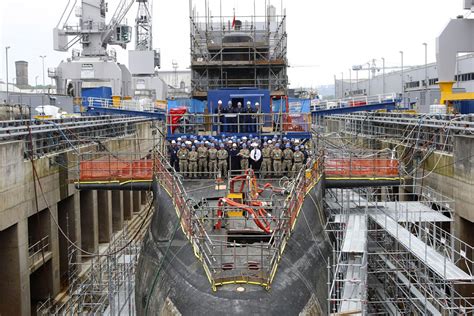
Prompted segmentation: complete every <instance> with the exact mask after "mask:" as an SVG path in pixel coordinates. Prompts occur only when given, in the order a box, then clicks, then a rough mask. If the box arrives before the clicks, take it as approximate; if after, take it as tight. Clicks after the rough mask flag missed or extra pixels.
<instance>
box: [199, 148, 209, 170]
mask: <svg viewBox="0 0 474 316" xmlns="http://www.w3.org/2000/svg"><path fill="white" fill-rule="evenodd" d="M197 152H198V158H199V164H198V167H199V176H200V177H201V178H202V177H204V176H205V174H206V173H207V157H208V155H209V153H208V150H207V148H206V146H204V142H201V143H200V144H199V148H198V150H197Z"/></svg>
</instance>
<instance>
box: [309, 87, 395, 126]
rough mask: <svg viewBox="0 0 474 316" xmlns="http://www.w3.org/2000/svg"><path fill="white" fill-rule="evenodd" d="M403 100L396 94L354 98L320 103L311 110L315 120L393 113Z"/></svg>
mask: <svg viewBox="0 0 474 316" xmlns="http://www.w3.org/2000/svg"><path fill="white" fill-rule="evenodd" d="M400 102H401V99H399V98H397V96H396V94H395V93H391V94H385V95H376V96H364V97H353V98H345V99H336V100H327V101H320V102H319V103H318V104H317V105H315V106H313V107H312V109H311V114H312V117H313V119H316V120H317V119H319V118H323V117H325V116H329V115H336V114H348V113H354V112H371V111H379V110H387V111H392V110H395V109H396V108H397V105H398V104H400Z"/></svg>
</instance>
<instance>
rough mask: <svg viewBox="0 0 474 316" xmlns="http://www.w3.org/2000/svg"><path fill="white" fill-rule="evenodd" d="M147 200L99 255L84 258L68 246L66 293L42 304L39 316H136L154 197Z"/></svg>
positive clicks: (78, 251) (72, 246)
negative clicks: (138, 270) (139, 275)
mask: <svg viewBox="0 0 474 316" xmlns="http://www.w3.org/2000/svg"><path fill="white" fill-rule="evenodd" d="M148 201H149V202H148V205H147V206H146V207H145V209H143V210H142V211H141V212H140V213H137V214H136V216H134V217H133V218H132V220H130V221H128V222H127V223H126V224H125V226H124V229H123V230H122V231H120V232H118V233H116V234H115V235H114V236H113V237H112V240H111V241H110V243H109V244H108V245H103V246H102V247H101V249H99V252H100V256H88V255H83V254H81V251H80V250H78V248H77V247H76V246H75V245H72V244H70V245H69V246H68V261H69V269H68V289H67V293H64V295H63V296H62V297H61V299H58V298H49V299H48V300H46V301H45V302H43V303H42V304H39V305H38V307H37V309H36V314H37V315H112V316H113V315H135V295H134V293H135V273H136V266H137V263H138V255H139V252H140V249H141V246H142V240H143V238H144V235H145V233H146V232H147V229H148V226H149V223H150V221H151V215H152V214H153V212H150V211H149V210H150V208H151V207H152V205H151V203H152V199H151V195H150V196H149V197H148Z"/></svg>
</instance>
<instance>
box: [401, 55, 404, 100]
mask: <svg viewBox="0 0 474 316" xmlns="http://www.w3.org/2000/svg"><path fill="white" fill-rule="evenodd" d="M400 56H401V61H402V65H401V69H402V90H401V91H402V102H403V105H405V79H404V78H403V51H400Z"/></svg>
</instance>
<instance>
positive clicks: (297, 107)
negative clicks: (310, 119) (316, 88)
mask: <svg viewBox="0 0 474 316" xmlns="http://www.w3.org/2000/svg"><path fill="white" fill-rule="evenodd" d="M280 107H282V112H283V113H286V100H284V99H280V100H273V113H279V112H280ZM288 108H289V110H290V111H289V112H290V113H293V114H303V113H310V108H311V100H308V99H296V98H289V99H288Z"/></svg>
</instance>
